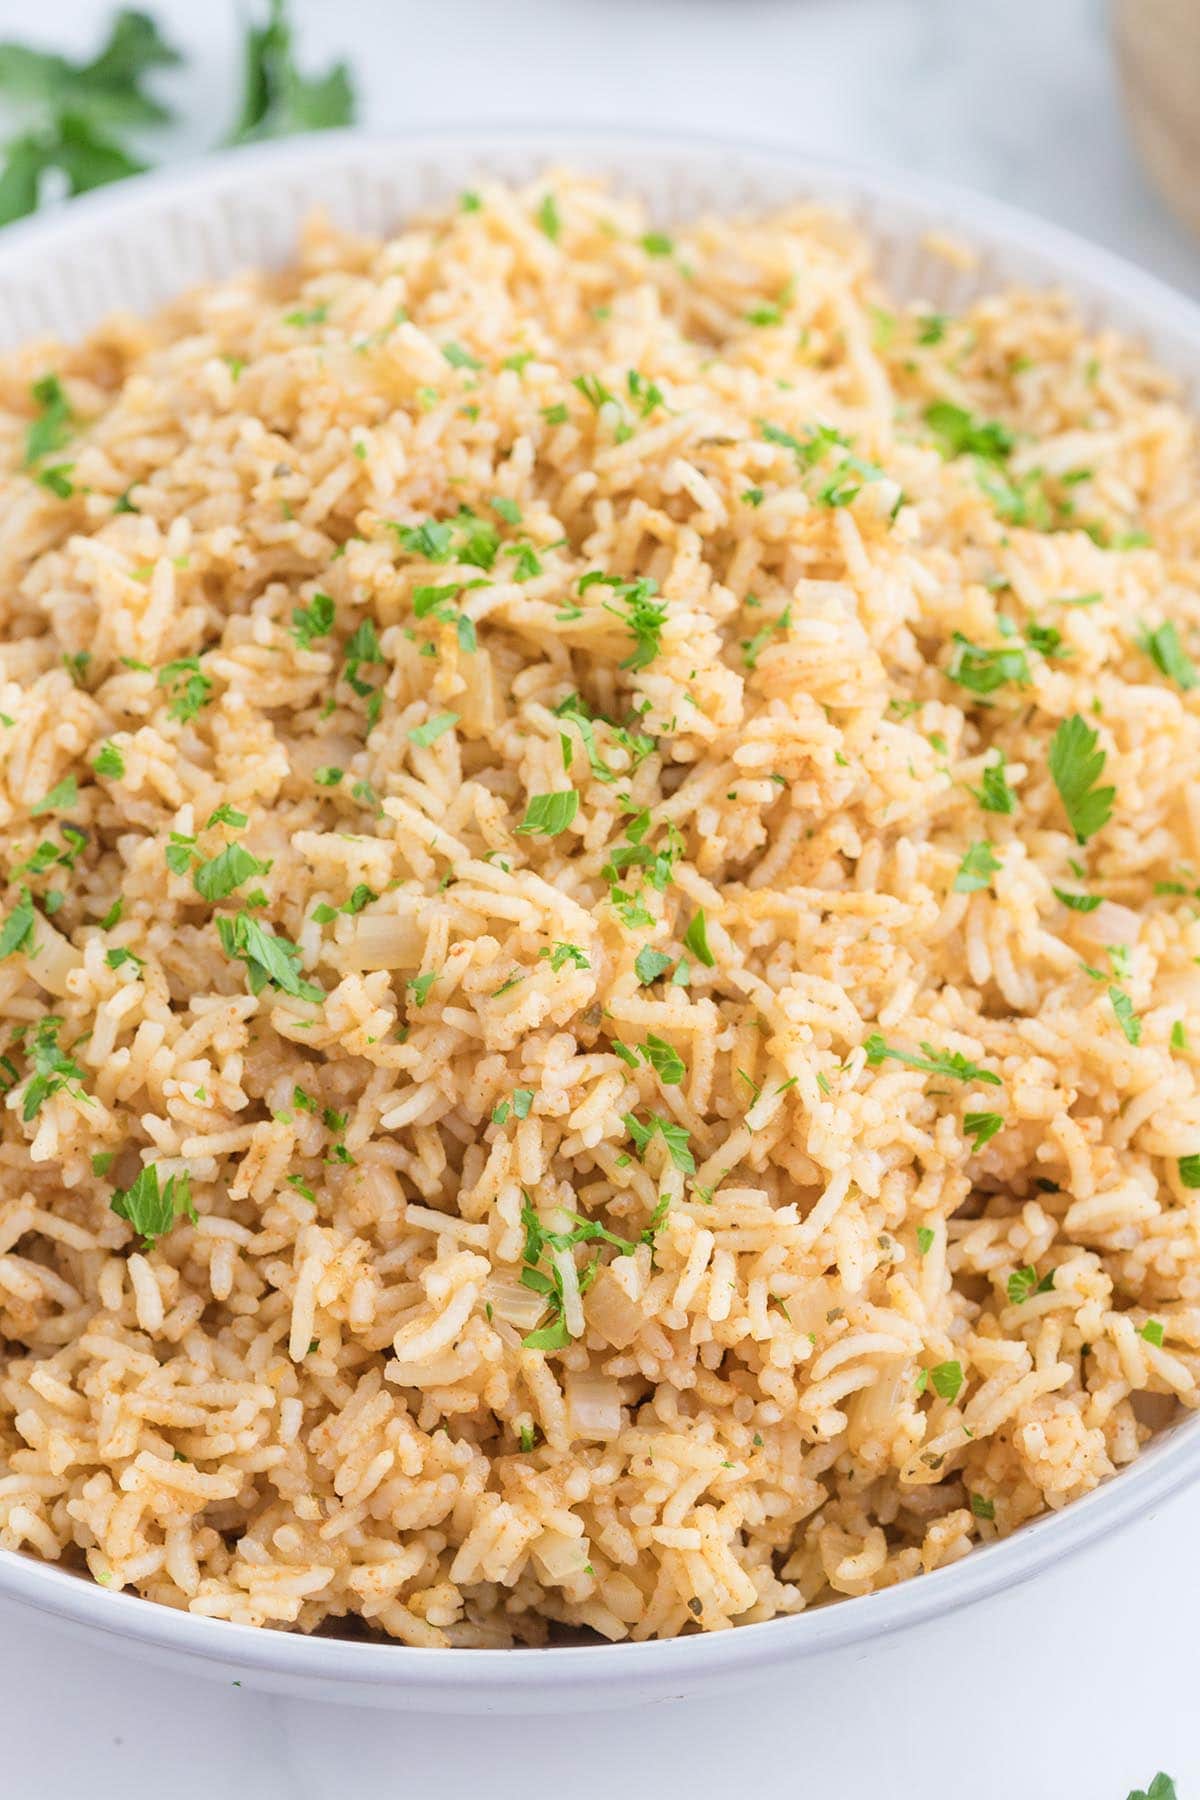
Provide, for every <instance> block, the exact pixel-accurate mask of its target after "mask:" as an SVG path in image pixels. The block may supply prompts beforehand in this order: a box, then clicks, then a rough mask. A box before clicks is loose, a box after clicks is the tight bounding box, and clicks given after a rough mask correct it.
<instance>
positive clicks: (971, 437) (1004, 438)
mask: <svg viewBox="0 0 1200 1800" xmlns="http://www.w3.org/2000/svg"><path fill="white" fill-rule="evenodd" d="M925 423H926V424H927V425H928V427H929V429H930V431H932V433H933V436H934V441H935V443H936V444H937V447H938V449H939V450H940V452H941V454H942V455H943V456H944V457H947V458H951V457H955V456H968V455H969V456H981V457H983V458H984V460H985V461H986V462H1003V461H1004V460H1005V458H1006V457H1007V456H1008V455H1009V453H1010V452H1011V450H1012V447H1013V435H1012V432H1011V431H1009V429H1008V427H1007V426H1006V425H1001V424H1000V422H999V420H997V419H977V418H975V417H974V415H973V414H971V413H969V412H967V411H966V410H965V409H964V408H963V407H961V406H955V405H953V404H952V402H951V401H949V400H935V401H934V402H933V404H932V405H931V406H927V407H926V408H925Z"/></svg>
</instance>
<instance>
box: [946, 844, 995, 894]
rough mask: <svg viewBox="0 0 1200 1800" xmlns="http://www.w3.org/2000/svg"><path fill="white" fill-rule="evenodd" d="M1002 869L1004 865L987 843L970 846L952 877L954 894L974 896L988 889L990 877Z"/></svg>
mask: <svg viewBox="0 0 1200 1800" xmlns="http://www.w3.org/2000/svg"><path fill="white" fill-rule="evenodd" d="M1003 867H1004V864H1003V863H1002V862H1001V861H1000V858H999V857H998V856H997V855H995V853H994V852H993V850H992V846H991V845H990V844H989V843H986V842H983V843H978V844H972V845H971V847H970V849H969V850H968V851H967V854H966V855H965V856H964V857H963V859H962V861H961V863H960V864H959V865H958V873H957V875H956V876H955V877H954V892H955V893H956V894H974V893H978V892H979V890H980V889H981V888H986V887H990V886H991V880H992V876H993V875H995V874H996V873H997V872H998V871H999V870H1000V869H1002V868H1003Z"/></svg>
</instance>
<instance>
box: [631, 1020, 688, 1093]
mask: <svg viewBox="0 0 1200 1800" xmlns="http://www.w3.org/2000/svg"><path fill="white" fill-rule="evenodd" d="M639 1048H640V1050H641V1053H642V1055H643V1056H644V1057H645V1059H646V1061H647V1062H648V1063H649V1064H650V1067H651V1068H652V1069H653V1070H654V1072H655V1074H656V1075H657V1076H658V1078H659V1080H660V1081H661V1082H662V1084H663V1086H664V1087H678V1086H679V1083H680V1082H681V1081H682V1080H683V1078H684V1076H685V1075H686V1074H687V1064H686V1063H685V1062H684V1060H683V1058H682V1056H680V1054H679V1052H678V1050H676V1049H675V1047H674V1045H672V1044H668V1043H667V1042H666V1041H665V1040H664V1039H663V1038H660V1037H655V1036H654V1034H653V1033H652V1032H651V1033H648V1034H647V1037H646V1041H645V1043H644V1044H641V1045H640V1046H639Z"/></svg>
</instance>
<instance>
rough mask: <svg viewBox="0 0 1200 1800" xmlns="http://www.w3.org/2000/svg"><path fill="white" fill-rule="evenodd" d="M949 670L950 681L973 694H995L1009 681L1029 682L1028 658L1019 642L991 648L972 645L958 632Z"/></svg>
mask: <svg viewBox="0 0 1200 1800" xmlns="http://www.w3.org/2000/svg"><path fill="white" fill-rule="evenodd" d="M946 673H947V675H948V676H949V678H950V680H951V681H956V682H957V683H958V685H959V686H960V687H965V688H967V689H969V690H970V692H971V693H973V694H994V693H995V692H996V689H997V688H1001V687H1004V686H1005V684H1006V683H1008V682H1010V681H1013V682H1017V683H1018V684H1020V685H1021V686H1025V685H1026V684H1027V683H1028V681H1029V660H1028V658H1027V657H1026V655H1025V652H1024V650H1023V649H1022V648H1021V646H1020V645H1019V644H1018V645H1011V644H1009V645H999V646H997V647H996V648H993V649H989V648H987V647H986V646H983V645H979V644H973V643H972V642H971V640H970V639H969V638H966V637H964V636H963V634H962V632H961V631H956V632H955V634H954V654H953V656H952V657H951V659H950V666H949V668H948V669H947V670H946Z"/></svg>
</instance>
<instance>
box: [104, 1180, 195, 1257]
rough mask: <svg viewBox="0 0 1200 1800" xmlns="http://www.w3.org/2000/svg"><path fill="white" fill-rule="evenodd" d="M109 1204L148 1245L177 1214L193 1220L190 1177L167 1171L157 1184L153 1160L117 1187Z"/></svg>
mask: <svg viewBox="0 0 1200 1800" xmlns="http://www.w3.org/2000/svg"><path fill="white" fill-rule="evenodd" d="M109 1204H110V1206H111V1208H112V1211H113V1212H115V1213H116V1215H117V1217H118V1218H119V1219H125V1220H127V1221H128V1223H129V1224H130V1225H132V1226H133V1229H134V1230H135V1231H136V1232H138V1233H139V1235H140V1237H141V1239H142V1243H143V1245H144V1246H145V1247H146V1248H147V1249H148V1248H149V1247H150V1246H151V1245H152V1244H154V1243H155V1242H156V1240H157V1239H158V1238H160V1237H163V1236H164V1235H165V1234H166V1233H167V1232H168V1231H170V1230H171V1228H172V1226H173V1225H174V1224H175V1223H176V1221H177V1220H178V1219H179V1218H180V1217H186V1218H187V1219H189V1220H190V1221H191V1223H192V1224H193V1225H194V1224H195V1223H196V1209H195V1207H194V1206H193V1205H192V1193H191V1180H190V1177H189V1176H188V1175H187V1174H183V1175H169V1176H168V1177H167V1179H166V1181H165V1182H164V1183H163V1184H162V1185H161V1187H160V1185H159V1179H158V1167H157V1165H156V1164H155V1163H147V1164H146V1166H145V1167H144V1168H143V1169H142V1170H140V1172H139V1174H138V1177H137V1179H136V1181H134V1182H133V1183H132V1184H131V1185H130V1186H129V1187H127V1188H118V1190H117V1191H116V1193H115V1194H114V1195H113V1197H112V1200H111V1201H110V1203H109Z"/></svg>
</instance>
